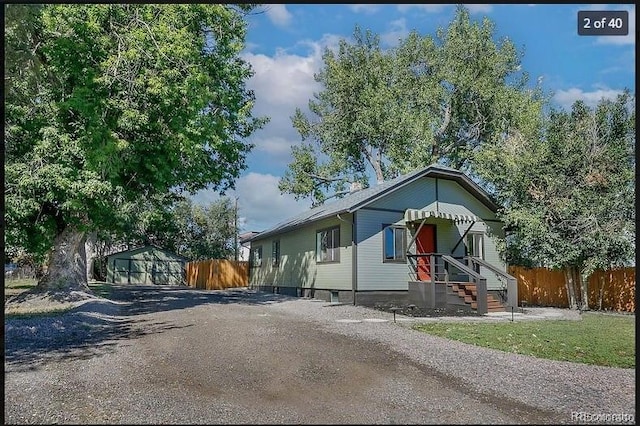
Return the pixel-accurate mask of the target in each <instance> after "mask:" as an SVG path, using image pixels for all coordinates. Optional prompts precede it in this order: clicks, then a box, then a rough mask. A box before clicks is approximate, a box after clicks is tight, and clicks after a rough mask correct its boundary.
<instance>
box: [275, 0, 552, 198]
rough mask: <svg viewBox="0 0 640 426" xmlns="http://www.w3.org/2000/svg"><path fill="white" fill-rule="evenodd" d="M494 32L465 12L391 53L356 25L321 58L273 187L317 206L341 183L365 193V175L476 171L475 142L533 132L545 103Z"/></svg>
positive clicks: (508, 43)
mask: <svg viewBox="0 0 640 426" xmlns="http://www.w3.org/2000/svg"><path fill="white" fill-rule="evenodd" d="M494 32H495V28H494V24H493V23H492V22H491V21H490V20H489V19H487V18H485V19H484V20H483V22H482V23H481V24H480V23H477V22H472V21H471V20H470V17H469V12H468V10H467V9H466V8H465V7H464V6H459V7H458V9H457V12H456V16H455V18H454V20H453V21H452V22H451V24H450V25H449V27H448V28H446V29H443V28H440V29H439V30H438V31H437V34H436V37H432V36H430V35H427V36H422V35H420V34H419V33H418V32H416V31H413V32H411V33H410V34H409V36H408V37H407V38H406V39H404V40H401V41H400V43H399V45H398V46H396V47H395V48H392V49H388V50H383V49H382V48H381V46H380V42H379V37H378V36H377V35H375V34H373V33H372V32H370V31H364V32H363V31H362V30H361V29H360V28H359V27H356V28H355V32H354V41H353V43H349V42H348V41H346V40H341V41H340V43H339V46H338V49H337V51H336V52H334V51H332V50H330V49H327V50H325V52H324V54H323V61H324V67H323V68H322V69H321V70H320V72H319V73H318V74H317V75H316V76H315V79H316V81H318V82H319V83H322V85H323V86H324V88H323V90H322V91H321V92H320V93H317V94H315V95H314V99H312V100H310V101H309V110H310V112H311V117H308V116H306V115H305V114H304V113H303V112H302V110H300V109H297V110H296V112H295V114H294V116H293V117H292V122H293V125H294V127H295V128H296V129H297V130H298V132H299V134H300V136H301V138H302V141H303V143H302V145H300V146H294V147H293V161H292V163H291V164H290V165H289V169H288V170H287V172H286V173H285V175H284V177H283V178H282V179H281V181H280V185H279V188H280V190H281V191H282V192H288V193H292V194H294V195H295V196H296V197H297V198H304V197H309V196H310V197H312V202H313V203H314V204H320V203H322V202H323V201H324V200H325V199H326V198H327V194H328V193H329V192H330V191H332V190H333V191H337V193H336V195H338V196H340V195H342V193H343V192H342V191H343V190H344V186H345V183H346V182H356V181H357V182H361V183H363V184H364V186H368V173H369V170H371V169H373V171H374V173H375V176H376V179H377V181H378V182H381V181H383V180H386V179H389V178H392V177H394V176H396V175H397V174H399V173H406V172H409V171H411V170H413V169H416V168H418V167H422V166H425V165H428V164H431V163H434V162H440V163H443V164H446V165H450V166H453V167H455V168H459V169H463V170H469V171H473V164H474V153H475V151H476V150H477V149H478V147H479V146H480V145H481V144H483V143H492V142H493V141H494V139H495V138H496V136H497V135H501V134H504V133H506V132H508V131H510V130H511V129H515V128H519V127H521V126H528V125H530V123H528V121H527V120H528V119H529V118H530V117H531V116H532V115H535V111H539V110H540V107H541V105H542V102H543V96H542V93H541V92H540V91H539V90H537V89H536V90H528V89H525V86H526V84H527V75H526V73H521V72H520V71H519V70H520V58H521V54H520V53H519V52H518V51H517V49H516V48H515V46H514V45H513V43H512V42H511V41H510V40H508V39H506V38H505V39H502V40H500V41H498V42H495V41H494Z"/></svg>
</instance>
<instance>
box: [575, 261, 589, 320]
mask: <svg viewBox="0 0 640 426" xmlns="http://www.w3.org/2000/svg"><path fill="white" fill-rule="evenodd" d="M578 276H579V277H580V292H581V294H582V297H581V298H582V307H581V308H580V309H582V310H583V311H588V310H589V276H588V275H585V274H583V273H582V271H579V272H578Z"/></svg>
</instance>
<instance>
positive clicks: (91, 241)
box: [84, 232, 98, 281]
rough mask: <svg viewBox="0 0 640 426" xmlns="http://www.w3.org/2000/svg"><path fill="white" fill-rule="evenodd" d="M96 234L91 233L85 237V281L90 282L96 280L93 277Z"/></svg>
mask: <svg viewBox="0 0 640 426" xmlns="http://www.w3.org/2000/svg"><path fill="white" fill-rule="evenodd" d="M97 237H98V235H97V233H96V232H92V233H90V234H89V235H88V236H87V241H86V242H85V245H84V247H85V253H86V259H87V280H88V281H91V280H94V279H96V277H95V276H94V273H93V272H94V269H95V268H94V260H95V256H96V240H97Z"/></svg>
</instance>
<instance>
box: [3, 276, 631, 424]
mask: <svg viewBox="0 0 640 426" xmlns="http://www.w3.org/2000/svg"><path fill="white" fill-rule="evenodd" d="M113 298H114V299H115V300H118V301H120V302H122V303H121V304H120V305H118V306H117V307H114V306H113V305H110V309H111V310H109V309H101V308H99V307H100V306H102V308H104V306H103V305H100V304H95V305H94V306H93V307H92V306H90V305H89V304H87V305H85V306H83V307H80V308H79V309H78V311H77V312H75V313H73V314H67V315H64V316H63V317H62V319H60V320H58V323H59V325H58V326H55V324H54V328H55V327H57V329H58V330H59V332H60V334H59V335H57V337H55V336H54V337H52V336H51V335H49V336H40V337H38V338H36V337H34V338H32V339H31V340H28V339H27V338H25V337H24V333H28V332H29V330H31V331H32V332H33V334H34V336H36V335H38V327H39V325H38V323H37V321H38V320H33V321H36V322H33V323H28V322H24V321H31V320H20V321H22V322H21V323H19V324H17V325H15V324H13V323H12V324H13V325H11V326H10V327H9V330H10V331H11V333H13V336H18V337H13V338H12V339H11V340H7V341H5V408H4V410H5V411H4V413H5V423H8V424H14V423H22V424H24V423H48V424H51V423H83V424H85V423H94V424H95V423H108V424H114V423H128V424H131V423H146V424H169V423H172V424H186V423H205V424H214V423H216V424H228V423H243V424H265V423H280V424H309V423H317V424H331V423H333V424H336V423H343V424H344V423H361V424H373V423H377V424H403V423H404V424H407V423H413V424H425V423H438V424H445V423H471V424H478V423H494V424H495V423H508V424H515V423H518V424H521V423H535V424H540V423H568V422H570V418H569V415H568V414H567V413H566V412H564V413H562V412H558V411H552V410H548V409H541V408H535V407H534V405H533V404H525V403H523V402H521V401H517V400H514V399H509V398H505V397H504V396H499V395H496V394H495V393H492V392H483V391H478V390H477V388H474V387H472V386H470V385H469V382H467V381H466V380H464V379H460V378H454V377H452V376H447V375H445V374H442V373H441V372H438V371H436V369H434V368H431V367H429V366H427V365H424V364H421V363H418V362H416V361H415V360H412V359H410V358H409V357H407V356H405V355H403V354H401V353H400V352H397V351H395V350H393V348H392V347H390V346H389V345H387V344H382V343H381V342H376V341H373V340H369V339H364V338H358V337H357V336H348V335H345V334H344V333H338V332H332V331H331V328H330V327H325V326H322V324H321V323H319V321H318V319H317V317H313V318H311V317H309V318H307V317H306V315H305V309H309V312H310V309H311V307H314V309H315V307H317V306H319V304H320V305H322V303H323V302H317V301H309V300H301V299H298V300H292V299H291V298H286V297H282V296H278V295H269V294H265V293H253V292H248V291H242V290H239V291H227V292H211V291H198V290H187V289H178V288H168V287H162V288H156V287H124V286H122V287H116V291H115V293H114V294H113ZM91 303H93V302H91ZM305 304H306V305H305ZM305 306H306V307H308V308H305ZM96 307H98V308H96ZM345 308H347V307H345ZM350 308H354V309H355V307H350ZM322 309H324V311H322V312H325V313H326V315H327V317H328V320H327V321H331V322H334V323H335V322H336V321H337V320H339V318H335V317H332V315H333V313H332V311H331V310H332V309H335V308H332V307H324V308H322ZM360 309H361V308H360ZM316 310H317V309H316ZM100 311H102V313H100ZM335 312H337V311H335ZM358 312H360V311H358ZM376 315H378V317H379V316H380V315H381V313H377V314H376ZM40 321H42V320H40ZM376 321H377V322H376ZM383 321H384V320H383V319H380V318H378V319H377V320H373V319H372V320H371V321H370V323H369V324H367V326H369V327H376V326H382V323H383ZM327 324H329V322H327ZM348 325H349V324H342V326H348ZM384 325H385V326H387V327H390V326H393V327H395V328H396V329H397V331H398V332H399V333H409V332H413V331H412V330H408V329H407V328H405V327H401V326H399V325H395V324H391V323H389V322H386V323H384ZM11 327H14V328H11ZM20 327H26V329H24V330H22V331H21V332H20V333H19V332H18V331H16V330H17V328H20ZM5 331H7V324H6V323H5ZM11 333H9V334H11ZM21 333H22V334H21ZM413 333H417V332H413ZM48 334H51V333H48ZM442 340H444V339H442ZM474 379H475V380H477V379H478V378H469V380H474ZM634 409H635V407H634Z"/></svg>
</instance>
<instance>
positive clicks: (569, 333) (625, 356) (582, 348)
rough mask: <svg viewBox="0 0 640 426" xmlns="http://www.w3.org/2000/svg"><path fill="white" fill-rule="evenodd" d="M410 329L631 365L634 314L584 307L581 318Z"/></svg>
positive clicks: (587, 360) (599, 362)
mask: <svg viewBox="0 0 640 426" xmlns="http://www.w3.org/2000/svg"><path fill="white" fill-rule="evenodd" d="M413 328H414V329H416V330H419V331H423V332H425V333H429V334H433V335H435V336H440V337H445V338H447V339H452V340H458V341H461V342H464V343H470V344H473V345H476V346H483V347H487V348H492V349H498V350H501V351H505V352H511V353H518V354H523V355H531V356H534V357H537V358H546V359H552V360H559V361H571V362H577V363H583V364H591V365H601V366H607V367H621V368H635V366H636V359H635V356H636V345H635V343H636V342H635V315H611V314H602V313H596V312H586V313H584V314H583V315H582V320H581V321H568V320H549V321H547V320H545V321H518V322H500V323H429V324H420V325H416V326H414V327H413Z"/></svg>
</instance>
